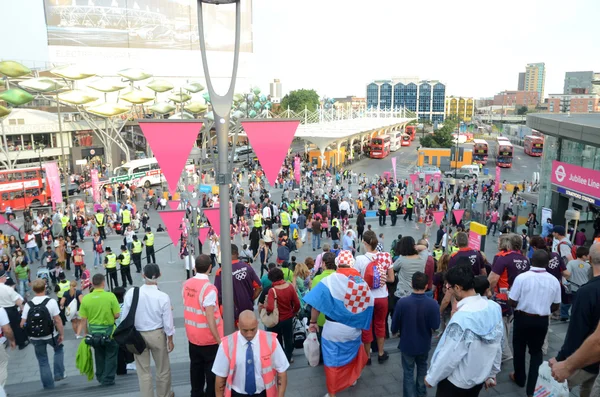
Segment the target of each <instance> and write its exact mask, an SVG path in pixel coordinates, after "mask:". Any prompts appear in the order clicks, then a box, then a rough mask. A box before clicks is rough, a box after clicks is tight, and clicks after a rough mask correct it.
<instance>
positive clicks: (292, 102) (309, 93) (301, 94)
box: [281, 89, 319, 112]
mask: <svg viewBox="0 0 600 397" xmlns="http://www.w3.org/2000/svg"><path fill="white" fill-rule="evenodd" d="M318 105H319V94H317V92H316V91H315V90H305V89H301V90H295V91H292V92H290V93H289V94H287V95H286V96H284V97H283V99H282V100H281V108H282V109H283V110H287V108H288V107H289V108H290V110H293V111H294V112H301V111H303V110H304V108H305V107H306V108H308V110H310V111H311V112H314V111H315V110H317V106H318Z"/></svg>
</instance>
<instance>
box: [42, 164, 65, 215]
mask: <svg viewBox="0 0 600 397" xmlns="http://www.w3.org/2000/svg"><path fill="white" fill-rule="evenodd" d="M44 169H45V170H46V180H47V182H48V185H50V192H51V195H52V196H51V200H52V209H55V208H56V204H60V203H62V202H63V197H62V191H61V186H60V174H59V171H58V165H57V164H56V163H55V162H52V163H46V164H44Z"/></svg>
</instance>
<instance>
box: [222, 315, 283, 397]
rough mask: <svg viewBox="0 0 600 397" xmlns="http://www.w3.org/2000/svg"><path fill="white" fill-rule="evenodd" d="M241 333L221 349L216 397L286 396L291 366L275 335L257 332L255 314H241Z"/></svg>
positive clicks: (239, 326) (231, 337)
mask: <svg viewBox="0 0 600 397" xmlns="http://www.w3.org/2000/svg"><path fill="white" fill-rule="evenodd" d="M238 329H239V331H236V332H234V333H233V334H231V335H228V336H227V337H225V338H223V339H222V341H221V344H220V345H219V350H218V351H217V356H216V358H215V362H214V364H213V367H212V371H213V373H214V374H215V375H216V382H215V396H216V397H224V396H225V397H230V396H234V397H235V396H244V395H249V396H268V397H271V396H276V395H279V396H284V395H285V390H286V387H287V372H286V371H287V369H288V367H289V366H290V364H289V362H288V360H287V359H286V357H285V353H284V352H283V349H282V348H281V345H280V344H279V341H278V340H277V338H276V337H275V335H274V334H272V333H271V332H267V331H263V330H260V329H259V328H258V320H257V319H256V316H255V315H254V312H252V310H244V311H243V312H241V313H240V315H239V324H238Z"/></svg>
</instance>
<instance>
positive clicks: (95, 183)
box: [91, 169, 100, 203]
mask: <svg viewBox="0 0 600 397" xmlns="http://www.w3.org/2000/svg"><path fill="white" fill-rule="evenodd" d="M91 176H92V198H93V200H94V203H99V202H100V182H99V180H98V170H96V169H93V170H92V171H91Z"/></svg>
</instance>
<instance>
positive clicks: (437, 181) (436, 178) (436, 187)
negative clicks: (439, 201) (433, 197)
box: [433, 173, 442, 193]
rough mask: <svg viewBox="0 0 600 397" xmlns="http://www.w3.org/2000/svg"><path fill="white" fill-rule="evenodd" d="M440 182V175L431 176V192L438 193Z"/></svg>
mask: <svg viewBox="0 0 600 397" xmlns="http://www.w3.org/2000/svg"><path fill="white" fill-rule="evenodd" d="M441 181H442V174H440V173H435V174H433V191H434V192H435V193H438V192H439V191H440V182H441Z"/></svg>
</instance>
